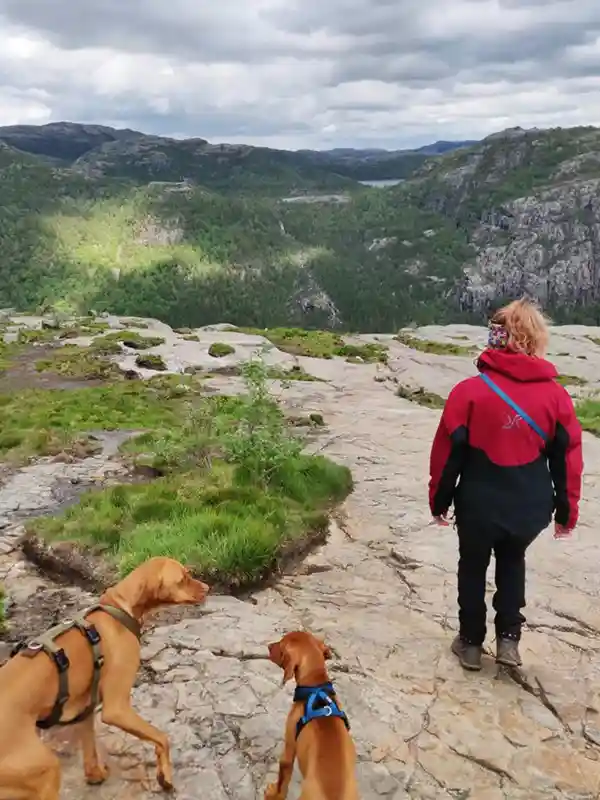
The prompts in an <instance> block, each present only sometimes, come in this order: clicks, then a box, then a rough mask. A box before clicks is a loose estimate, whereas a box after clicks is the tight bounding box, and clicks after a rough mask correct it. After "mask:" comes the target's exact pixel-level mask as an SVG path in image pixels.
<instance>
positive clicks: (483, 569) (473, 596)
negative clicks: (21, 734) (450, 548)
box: [458, 524, 541, 645]
mask: <svg viewBox="0 0 600 800" xmlns="http://www.w3.org/2000/svg"><path fill="white" fill-rule="evenodd" d="M540 532H541V531H538V532H537V533H534V534H533V535H532V534H531V533H527V534H516V533H512V532H510V531H507V530H506V529H504V528H502V527H500V526H497V525H491V524H482V525H473V524H468V525H459V526H458V547H459V560H458V620H459V626H460V627H459V632H460V635H461V637H462V638H463V639H464V640H465V641H467V642H469V643H470V644H476V645H481V644H483V642H484V639H485V634H486V614H487V609H486V605H485V583H486V573H487V569H488V567H489V564H490V559H491V556H492V552H493V553H494V556H495V559H496V592H495V594H494V598H493V601H492V604H493V606H494V609H495V611H496V618H495V620H494V624H495V628H496V638H501V637H502V638H509V639H515V640H516V641H518V640H519V639H520V637H521V626H522V625H523V623H524V622H525V617H524V616H523V614H522V613H521V609H522V608H524V607H525V551H526V550H527V548H528V547H529V545H530V544H531V543H532V542H533V541H534V539H535V538H536V537H537V536H538V535H539V533H540Z"/></svg>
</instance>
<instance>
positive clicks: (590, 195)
mask: <svg viewBox="0 0 600 800" xmlns="http://www.w3.org/2000/svg"><path fill="white" fill-rule="evenodd" d="M599 189H600V130H598V129H595V128H577V129H572V130H551V131H535V130H534V131H523V130H521V129H514V130H510V131H505V132H504V133H502V134H495V135H493V136H491V137H488V139H485V140H484V141H483V142H482V143H481V145H479V146H477V147H475V148H471V149H469V150H467V151H459V152H456V153H452V154H450V155H449V156H447V157H445V158H443V159H441V160H437V161H433V162H430V163H429V164H427V165H426V166H425V168H424V169H423V170H421V172H420V173H419V175H418V177H417V179H416V180H415V181H414V182H413V184H412V186H411V187H410V192H411V194H412V196H413V198H414V199H415V201H416V202H417V203H419V204H420V205H424V206H425V207H427V208H429V209H431V210H434V211H437V212H439V213H441V214H443V215H445V216H447V217H451V218H452V219H453V220H454V221H455V223H456V227H457V230H458V232H460V233H462V234H463V235H464V236H465V237H466V239H467V240H468V242H469V243H470V244H471V245H472V247H473V248H474V259H473V262H472V263H467V264H465V265H464V279H463V281H462V282H461V284H460V286H459V287H458V290H457V301H458V304H459V306H460V308H461V309H462V310H465V311H474V312H481V311H482V310H485V309H486V308H487V307H489V306H490V304H493V303H496V302H497V301H498V300H500V299H504V298H507V297H514V296H517V295H520V294H523V293H525V294H528V295H531V296H533V297H535V298H537V299H538V300H540V301H541V302H542V303H543V304H544V306H546V307H547V308H549V309H551V310H553V311H554V310H556V311H558V312H559V315H560V314H563V315H565V314H568V315H569V316H570V317H571V318H573V314H575V316H576V317H577V316H581V315H583V316H584V317H587V318H588V319H589V320H590V321H595V314H596V309H595V307H596V306H599V307H600V192H599Z"/></svg>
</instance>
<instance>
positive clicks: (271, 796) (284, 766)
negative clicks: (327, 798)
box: [264, 725, 296, 800]
mask: <svg viewBox="0 0 600 800" xmlns="http://www.w3.org/2000/svg"><path fill="white" fill-rule="evenodd" d="M295 758H296V730H295V726H294V725H292V726H291V729H290V726H288V729H287V730H286V737H285V744H284V745H283V754H282V756H281V758H280V760H279V777H278V778H277V782H276V783H271V784H269V786H267V789H266V791H265V798H264V800H286V798H287V794H288V790H289V788H290V781H291V780H292V774H293V772H294V760H295Z"/></svg>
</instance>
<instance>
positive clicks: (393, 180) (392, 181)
mask: <svg viewBox="0 0 600 800" xmlns="http://www.w3.org/2000/svg"><path fill="white" fill-rule="evenodd" d="M403 180H404V179H403V178H386V179H385V180H382V181H359V183H362V184H363V186H380V187H382V186H395V185H396V184H397V183H402V181H403Z"/></svg>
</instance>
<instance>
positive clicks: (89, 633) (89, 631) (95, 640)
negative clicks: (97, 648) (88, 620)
mask: <svg viewBox="0 0 600 800" xmlns="http://www.w3.org/2000/svg"><path fill="white" fill-rule="evenodd" d="M85 636H86V639H87V640H88V642H89V643H90V644H91V645H92V646H94V645H96V644H100V641H101V640H100V634H99V633H98V631H97V629H96V627H95V625H87V626H86V628H85Z"/></svg>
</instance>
